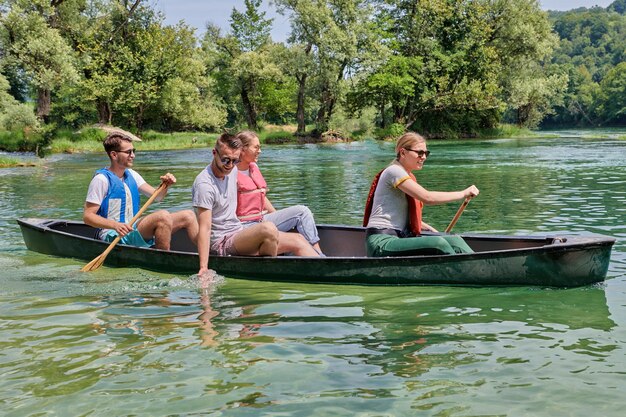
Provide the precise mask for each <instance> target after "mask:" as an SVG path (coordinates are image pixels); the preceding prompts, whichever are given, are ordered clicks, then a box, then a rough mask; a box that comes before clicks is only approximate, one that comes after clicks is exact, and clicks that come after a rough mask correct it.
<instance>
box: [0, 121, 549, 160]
mask: <svg viewBox="0 0 626 417" xmlns="http://www.w3.org/2000/svg"><path fill="white" fill-rule="evenodd" d="M294 133H295V126H289V125H285V126H273V125H270V126H266V127H265V128H264V130H262V131H260V132H259V138H260V140H261V143H263V144H272V145H275V144H298V143H337V142H351V141H360V140H365V138H369V137H374V136H376V135H374V134H363V133H362V132H342V131H339V130H332V131H329V132H326V133H325V134H323V135H322V136H321V137H319V136H316V137H314V136H306V135H305V136H296V135H294ZM105 136H106V133H105V132H103V131H102V130H100V129H95V128H86V129H82V130H79V131H70V130H68V129H63V130H59V131H57V132H56V133H55V137H54V139H52V140H51V141H50V143H49V144H48V145H45V146H43V148H41V147H39V145H37V146H36V145H35V144H36V141H35V139H33V138H30V139H29V140H25V138H23V137H21V138H20V139H21V142H18V141H16V140H15V139H14V138H13V139H12V140H11V143H6V144H5V143H4V142H3V141H2V136H1V135H0V149H4V150H6V151H9V152H15V151H21V152H24V151H30V152H38V153H39V154H40V155H41V154H44V155H45V154H58V153H69V154H73V153H95V152H101V151H102V140H103V139H104V137H105ZM139 136H140V137H141V139H142V142H141V144H140V145H138V149H139V150H140V151H157V150H179V149H190V148H198V149H202V148H206V147H208V146H211V145H213V143H215V141H216V140H217V138H218V137H219V133H205V132H172V133H163V132H156V131H145V132H143V133H141V134H140V135H139ZM537 136H539V134H537V133H536V132H533V131H530V130H528V129H520V128H518V127H516V126H512V125H501V126H499V127H498V128H493V129H484V130H482V131H481V132H478V133H476V134H473V135H468V136H463V137H462V138H444V137H438V136H437V137H430V136H429V135H427V137H428V138H429V139H432V140H446V139H466V140H472V139H494V138H504V137H517V138H524V137H537ZM6 137H8V136H6ZM380 140H395V137H392V136H386V137H385V139H380ZM31 142H32V143H31ZM20 143H21V145H20V146H17V145H18V144H20ZM5 145H6V146H5ZM31 148H32V149H31ZM41 151H43V152H41ZM32 165H34V163H33V162H32V161H28V162H25V161H23V160H21V159H20V158H18V157H14V156H12V155H11V156H3V157H0V168H7V167H19V166H32Z"/></svg>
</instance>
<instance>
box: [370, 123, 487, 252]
mask: <svg viewBox="0 0 626 417" xmlns="http://www.w3.org/2000/svg"><path fill="white" fill-rule="evenodd" d="M429 154H430V151H428V150H427V148H426V140H425V139H424V138H423V137H422V136H421V135H418V134H417V133H414V132H408V133H405V134H404V135H402V136H401V137H400V138H399V139H398V141H397V142H396V158H395V159H394V160H393V162H392V163H391V164H390V165H389V166H388V167H387V168H385V169H384V170H383V171H381V172H380V173H379V174H378V175H377V176H376V178H375V179H374V182H373V183H372V187H371V189H370V195H369V197H368V201H367V204H366V210H365V218H364V225H365V226H367V239H366V246H367V254H368V256H407V255H432V254H454V253H471V252H472V249H471V248H470V247H469V246H468V245H467V243H465V241H464V240H463V239H462V238H461V237H460V236H449V235H442V236H421V235H420V234H421V231H422V230H430V231H433V232H436V230H435V229H434V228H433V227H432V226H430V225H428V224H426V223H424V222H422V218H421V217H422V207H423V205H424V204H428V205H431V204H442V203H448V202H451V201H456V200H462V199H464V198H466V197H475V196H477V195H478V193H479V191H478V188H476V187H475V186H474V185H472V186H470V187H468V188H466V189H465V190H462V191H451V192H445V191H429V190H427V189H425V188H424V187H422V186H421V185H419V184H418V183H417V181H416V179H415V176H414V175H413V174H412V173H411V171H414V170H419V169H422V167H423V166H424V162H425V161H426V158H427V157H428V155H429Z"/></svg>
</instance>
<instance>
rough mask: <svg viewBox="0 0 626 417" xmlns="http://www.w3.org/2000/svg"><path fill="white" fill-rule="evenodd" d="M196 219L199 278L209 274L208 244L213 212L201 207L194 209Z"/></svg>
mask: <svg viewBox="0 0 626 417" xmlns="http://www.w3.org/2000/svg"><path fill="white" fill-rule="evenodd" d="M196 216H197V217H198V228H199V230H198V257H199V258H200V269H199V270H198V275H199V276H200V277H202V276H204V275H206V274H207V273H209V242H210V239H211V225H212V222H213V211H212V210H208V209H205V208H201V207H196Z"/></svg>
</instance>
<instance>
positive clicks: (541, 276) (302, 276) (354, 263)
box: [17, 218, 615, 287]
mask: <svg viewBox="0 0 626 417" xmlns="http://www.w3.org/2000/svg"><path fill="white" fill-rule="evenodd" d="M17 222H18V224H19V225H20V228H21V230H22V235H23V237H24V242H25V243H26V247H27V248H28V249H30V250H32V251H35V252H40V253H44V254H48V255H54V256H61V257H71V258H76V259H82V260H84V261H90V260H92V259H94V258H95V257H96V256H98V255H100V254H101V253H102V252H103V251H104V250H105V249H106V247H107V246H108V244H107V243H106V242H102V241H100V240H98V239H95V233H96V229H94V228H92V227H90V226H87V225H85V224H84V223H82V222H78V221H66V220H51V219H37V218H24V219H19V220H18V221H17ZM318 229H319V235H320V238H321V242H320V244H321V246H322V249H323V250H324V252H325V254H326V255H327V256H326V257H325V258H309V257H296V256H277V257H252V256H215V255H212V256H211V258H210V265H209V266H210V268H212V269H214V270H216V271H217V272H218V273H219V274H221V275H223V276H226V277H233V278H241V279H252V280H265V281H285V282H304V283H327V284H361V285H466V286H515V285H530V286H543V287H577V286H582V285H588V284H593V283H596V282H601V281H604V279H605V278H606V273H607V270H608V266H609V260H610V257H611V249H612V246H613V244H614V243H615V239H613V238H611V237H607V236H601V235H593V236H577V235H558V236H557V235H555V236H502V235H486V234H462V235H461V236H462V237H463V238H464V239H465V241H466V242H467V243H468V245H469V246H470V247H471V248H472V249H473V250H474V251H475V253H470V254H458V255H428V256H404V257H384V258H373V257H368V256H366V253H365V243H364V241H365V229H364V228H363V227H354V226H341V225H319V226H318ZM105 264H106V265H108V266H112V267H140V268H145V269H149V270H154V271H158V272H166V273H178V274H194V273H196V272H197V271H198V254H197V251H196V248H195V246H194V245H193V244H192V243H191V242H190V241H189V239H188V238H187V236H186V233H185V232H184V231H179V232H178V233H176V234H175V235H174V236H173V237H172V244H171V250H169V251H163V250H159V249H152V248H137V247H132V246H126V245H117V246H116V247H115V248H114V249H113V251H111V253H110V254H109V255H108V257H107V258H106V261H105Z"/></svg>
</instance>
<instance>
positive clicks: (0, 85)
mask: <svg viewBox="0 0 626 417" xmlns="http://www.w3.org/2000/svg"><path fill="white" fill-rule="evenodd" d="M9 90H10V85H9V82H8V81H7V79H6V78H5V77H4V75H2V74H0V130H9V131H16V130H25V129H37V128H38V127H39V122H38V120H37V118H36V117H35V114H34V113H33V109H32V107H31V106H29V105H27V104H22V103H20V102H18V101H17V100H15V98H14V97H13V96H12V95H11V94H10V93H9Z"/></svg>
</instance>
